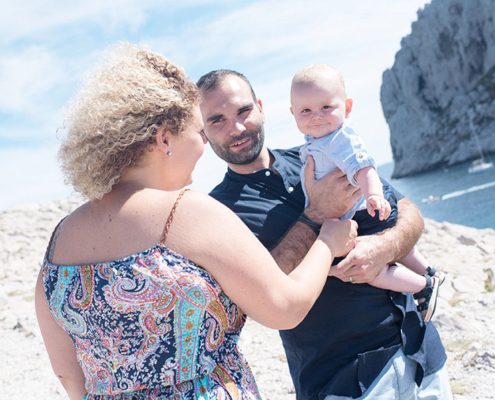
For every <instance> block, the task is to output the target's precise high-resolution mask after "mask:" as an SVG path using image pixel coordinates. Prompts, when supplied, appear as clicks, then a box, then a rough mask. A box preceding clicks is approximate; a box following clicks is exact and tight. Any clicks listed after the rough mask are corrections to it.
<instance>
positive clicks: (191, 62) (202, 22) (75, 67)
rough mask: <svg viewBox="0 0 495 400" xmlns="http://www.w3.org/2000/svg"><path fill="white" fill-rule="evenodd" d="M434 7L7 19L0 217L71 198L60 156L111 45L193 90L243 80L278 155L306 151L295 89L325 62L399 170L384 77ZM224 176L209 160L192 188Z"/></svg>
mask: <svg viewBox="0 0 495 400" xmlns="http://www.w3.org/2000/svg"><path fill="white" fill-rule="evenodd" d="M428 2H429V1H427V0H375V1H373V2H367V1H362V0H347V1H346V2H342V1H337V0H313V1H311V2H308V1H302V0H286V1H283V2H282V1H221V0H216V1H208V0H203V1H200V0H182V1H180V2H179V1H167V0H161V1H158V0H121V1H117V0H106V1H100V0H86V1H71V0H66V1H61V0H42V1H41V0H40V1H38V0H27V1H22V2H21V1H17V2H7V1H5V2H3V3H5V4H2V13H1V14H0V182H1V185H2V196H0V209H5V208H10V207H13V206H15V205H18V204H24V203H32V202H44V201H48V200H51V199H56V198H61V197H65V196H67V195H69V194H70V193H71V192H72V191H71V188H70V187H67V186H65V185H64V183H63V177H62V176H61V173H60V172H59V168H58V164H57V160H56V151H57V147H58V143H59V142H58V134H57V129H58V128H59V127H61V126H62V124H63V117H64V107H65V106H66V104H67V102H68V101H69V100H70V99H71V98H72V97H73V96H74V94H75V93H76V92H77V90H78V88H79V87H80V85H81V82H82V81H83V79H84V76H85V73H87V71H88V70H89V69H90V68H91V67H92V66H94V65H95V64H96V63H98V60H99V58H100V56H101V54H102V52H103V51H104V50H105V49H106V48H107V47H108V46H109V45H111V44H112V43H115V42H118V41H130V42H134V43H140V44H144V45H146V46H148V47H149V48H151V49H152V50H154V51H157V52H160V53H162V54H164V55H166V56H167V57H168V58H170V59H171V60H172V61H174V62H175V63H177V64H179V65H180V66H182V67H183V68H184V69H185V70H186V71H187V72H188V74H189V75H190V76H191V78H192V79H194V80H196V79H197V78H199V77H200V76H201V75H202V74H203V73H205V72H207V71H209V70H211V69H217V68H231V69H237V70H239V71H241V72H243V73H245V74H246V75H247V76H248V78H249V79H250V80H251V81H252V83H253V86H254V88H255V91H256V92H257V95H258V97H259V98H261V99H262V100H263V103H264V107H265V113H266V116H267V122H266V136H267V143H268V145H269V146H271V147H291V146H295V145H297V144H300V143H301V141H302V136H301V135H300V134H299V133H298V131H297V130H296V127H295V124H294V121H293V119H292V117H291V115H290V113H289V95H288V93H289V85H290V80H291V78H292V75H293V73H294V72H295V71H297V70H298V69H299V68H301V67H303V66H306V65H308V64H312V63H315V62H322V63H328V64H331V65H334V66H336V67H337V68H339V69H340V70H341V71H342V72H343V74H344V77H345V79H346V84H347V88H348V92H349V95H350V96H351V97H353V99H354V108H353V113H352V120H353V123H354V126H355V127H356V128H357V129H358V130H359V132H360V133H361V135H362V136H363V137H364V139H365V141H366V143H367V144H368V147H369V149H370V151H371V152H372V154H373V155H374V156H375V158H376V160H377V161H378V163H379V164H382V163H386V162H388V161H390V160H391V159H392V157H391V151H390V145H389V140H388V137H389V131H388V127H387V125H386V123H385V120H384V118H383V114H382V111H381V106H380V101H379V94H380V84H381V76H382V73H383V71H384V70H385V69H387V68H389V67H391V66H392V64H393V61H394V55H395V53H396V52H397V51H398V50H399V48H400V40H401V38H402V37H403V36H405V35H407V34H408V33H410V31H411V23H412V22H413V21H414V20H415V19H416V13H417V10H418V9H420V8H423V7H424V5H425V4H427V3H428ZM224 172H225V165H224V164H223V163H222V162H221V161H219V160H217V159H216V157H215V156H214V155H213V153H212V152H211V150H210V149H209V148H208V149H207V151H206V152H205V155H204V157H203V158H202V160H200V162H199V163H198V167H197V170H196V172H195V175H194V178H195V183H194V184H193V187H195V188H197V189H199V190H203V191H207V190H209V189H210V188H211V187H213V186H214V184H215V183H216V182H218V181H219V180H220V179H221V177H222V176H223V173H224Z"/></svg>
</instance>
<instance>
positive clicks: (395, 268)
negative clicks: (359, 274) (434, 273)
mask: <svg viewBox="0 0 495 400" xmlns="http://www.w3.org/2000/svg"><path fill="white" fill-rule="evenodd" d="M370 284H371V285H372V286H375V287H378V288H380V289H388V290H393V291H394V292H406V293H416V292H419V291H420V290H423V289H424V287H425V286H426V278H425V277H424V276H422V275H418V274H416V273H415V272H412V271H411V270H409V269H407V268H406V267H403V266H401V265H390V266H389V267H388V268H384V269H383V270H382V272H381V273H380V274H379V275H378V276H377V277H376V278H375V279H374V280H373V281H372V282H371V283H370Z"/></svg>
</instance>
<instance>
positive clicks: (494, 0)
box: [381, 0, 495, 177]
mask: <svg viewBox="0 0 495 400" xmlns="http://www.w3.org/2000/svg"><path fill="white" fill-rule="evenodd" d="M381 102H382V107H383V112H384V115H385V118H386V120H387V123H388V125H389V127H390V141H391V145H392V152H393V157H394V161H395V169H394V173H393V177H402V176H405V175H410V174H414V173H418V172H421V171H426V170H429V169H433V168H435V167H439V166H443V165H453V164H456V163H459V162H461V161H465V160H470V159H476V158H479V157H480V147H481V148H482V149H483V153H484V154H485V155H486V154H488V153H493V152H495V0H469V1H462V0H432V2H431V3H430V4H429V5H426V6H425V8H424V9H423V10H420V11H418V19H417V21H416V22H414V23H413V24H412V30H411V34H410V35H408V36H406V37H405V38H403V39H402V42H401V49H400V50H399V52H398V53H397V54H396V56H395V62H394V65H393V66H392V68H391V69H389V70H387V71H385V72H384V74H383V83H382V87H381Z"/></svg>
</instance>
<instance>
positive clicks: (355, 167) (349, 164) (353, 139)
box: [329, 125, 376, 186]
mask: <svg viewBox="0 0 495 400" xmlns="http://www.w3.org/2000/svg"><path fill="white" fill-rule="evenodd" d="M332 136H333V137H332V140H331V144H330V142H329V147H330V148H329V154H330V157H331V158H332V160H333V162H334V163H335V165H337V167H339V168H340V169H341V170H342V171H344V172H345V173H346V175H347V179H348V180H349V182H350V183H351V184H352V185H354V186H358V184H357V181H356V173H357V172H358V171H359V170H361V169H363V168H366V167H373V168H376V164H375V160H374V159H373V157H371V155H370V154H369V153H368V150H367V149H366V146H365V144H364V141H363V139H362V138H361V137H360V136H359V135H358V134H357V133H356V131H355V130H354V129H353V128H352V127H350V126H348V125H347V126H346V125H344V126H343V127H342V129H339V130H338V131H337V132H335V133H334V134H332Z"/></svg>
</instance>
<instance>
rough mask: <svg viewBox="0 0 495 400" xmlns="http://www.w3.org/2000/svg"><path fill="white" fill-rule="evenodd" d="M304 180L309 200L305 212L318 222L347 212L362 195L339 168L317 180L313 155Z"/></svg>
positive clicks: (308, 162) (309, 158) (309, 160)
mask: <svg viewBox="0 0 495 400" xmlns="http://www.w3.org/2000/svg"><path fill="white" fill-rule="evenodd" d="M304 182H305V188H306V193H307V195H308V202H309V205H308V207H307V208H306V210H305V211H304V213H305V214H306V215H307V216H308V217H309V218H311V219H312V220H313V221H315V222H318V223H323V221H324V220H325V219H332V218H338V217H340V216H341V215H343V214H345V212H346V211H347V210H349V209H350V208H351V207H352V206H353V205H354V204H355V203H356V201H357V200H358V199H359V196H360V192H359V189H358V188H356V187H354V186H352V185H351V184H350V183H349V181H348V180H347V176H346V175H345V174H344V173H343V172H342V171H341V170H339V169H337V170H335V171H333V172H331V173H329V174H327V175H325V176H324V177H323V178H321V179H319V180H315V162H314V160H313V157H311V156H309V157H308V160H307V163H306V168H305V169H304Z"/></svg>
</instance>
